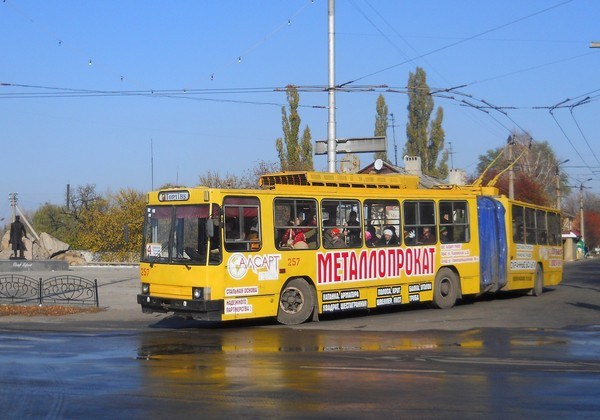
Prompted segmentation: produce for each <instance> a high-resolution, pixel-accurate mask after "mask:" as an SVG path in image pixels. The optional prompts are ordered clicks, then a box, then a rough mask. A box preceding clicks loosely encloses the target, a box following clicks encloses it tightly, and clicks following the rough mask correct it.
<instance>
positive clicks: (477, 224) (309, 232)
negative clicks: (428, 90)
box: [137, 172, 562, 324]
mask: <svg viewBox="0 0 600 420" xmlns="http://www.w3.org/2000/svg"><path fill="white" fill-rule="evenodd" d="M260 183H261V187H262V188H261V189H257V190H235V189H213V188H204V187H196V188H178V189H168V190H161V191H155V192H151V193H149V194H148V205H147V208H146V217H145V224H144V237H143V250H142V256H141V263H140V275H141V282H142V289H141V293H140V294H139V295H138V297H137V301H138V303H139V304H140V305H141V308H142V310H143V312H145V313H152V312H173V313H175V314H178V315H181V316H184V317H188V318H194V319H200V320H210V321H229V320H238V319H249V318H258V317H276V318H277V320H278V321H279V322H281V323H283V324H298V323H302V322H305V321H307V320H309V319H313V320H317V319H318V317H319V315H321V314H326V313H336V312H343V311H351V310H366V309H370V308H380V307H387V306H393V305H401V304H407V303H411V302H427V301H430V302H432V303H433V305H434V306H436V307H438V308H450V307H452V306H454V304H455V303H456V301H457V300H458V299H460V298H462V297H464V296H468V295H481V294H484V293H492V292H497V291H506V290H523V291H530V292H531V293H532V294H534V295H539V294H541V293H542V290H543V288H544V286H552V285H556V284H558V283H559V282H560V281H561V279H562V241H561V236H560V214H559V213H558V212H557V211H555V210H553V209H550V208H544V207H540V206H534V205H530V204H526V203H523V202H518V201H514V200H510V199H508V198H507V197H505V196H502V195H500V194H499V193H498V190H497V189H496V188H493V187H482V186H460V187H459V186H440V187H438V188H433V189H420V188H419V187H418V178H417V177H415V176H402V175H361V174H332V173H317V172H283V173H276V174H268V175H265V176H263V177H261V180H260Z"/></svg>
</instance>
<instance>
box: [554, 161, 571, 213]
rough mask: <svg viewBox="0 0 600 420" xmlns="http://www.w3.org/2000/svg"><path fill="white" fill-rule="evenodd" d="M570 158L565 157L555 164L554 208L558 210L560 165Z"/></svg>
mask: <svg viewBox="0 0 600 420" xmlns="http://www.w3.org/2000/svg"><path fill="white" fill-rule="evenodd" d="M569 160H570V159H565V160H563V161H562V162H559V163H557V164H556V209H557V210H560V165H562V164H563V163H567V162H568V161H569Z"/></svg>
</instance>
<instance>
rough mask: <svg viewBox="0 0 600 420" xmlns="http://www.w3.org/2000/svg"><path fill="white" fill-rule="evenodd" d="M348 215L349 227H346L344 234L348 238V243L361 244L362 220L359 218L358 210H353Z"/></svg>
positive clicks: (347, 224) (347, 223)
mask: <svg viewBox="0 0 600 420" xmlns="http://www.w3.org/2000/svg"><path fill="white" fill-rule="evenodd" d="M348 217H349V218H348V221H347V222H346V226H347V227H348V229H344V232H343V234H344V235H345V236H346V238H347V239H348V245H350V246H357V245H360V222H359V221H358V220H357V215H356V212H355V211H354V210H352V211H351V212H350V215H349V216H348Z"/></svg>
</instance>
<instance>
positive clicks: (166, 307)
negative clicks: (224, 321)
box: [137, 294, 224, 321]
mask: <svg viewBox="0 0 600 420" xmlns="http://www.w3.org/2000/svg"><path fill="white" fill-rule="evenodd" d="M137 303H138V304H140V305H141V306H142V312H143V313H153V312H161V313H167V312H174V313H176V314H178V315H181V316H185V317H187V318H193V319H198V320H203V321H220V320H221V316H222V315H223V311H224V304H223V300H208V301H206V300H192V299H189V300H187V299H166V298H160V297H154V296H149V295H142V294H139V295H137Z"/></svg>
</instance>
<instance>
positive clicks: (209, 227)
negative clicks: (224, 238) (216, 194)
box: [206, 219, 215, 238]
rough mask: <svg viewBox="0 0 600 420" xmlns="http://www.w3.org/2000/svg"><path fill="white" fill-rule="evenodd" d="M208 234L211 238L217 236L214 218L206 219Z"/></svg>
mask: <svg viewBox="0 0 600 420" xmlns="http://www.w3.org/2000/svg"><path fill="white" fill-rule="evenodd" d="M206 236H208V237H209V238H212V237H213V236H215V225H214V223H213V221H212V219H206Z"/></svg>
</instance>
